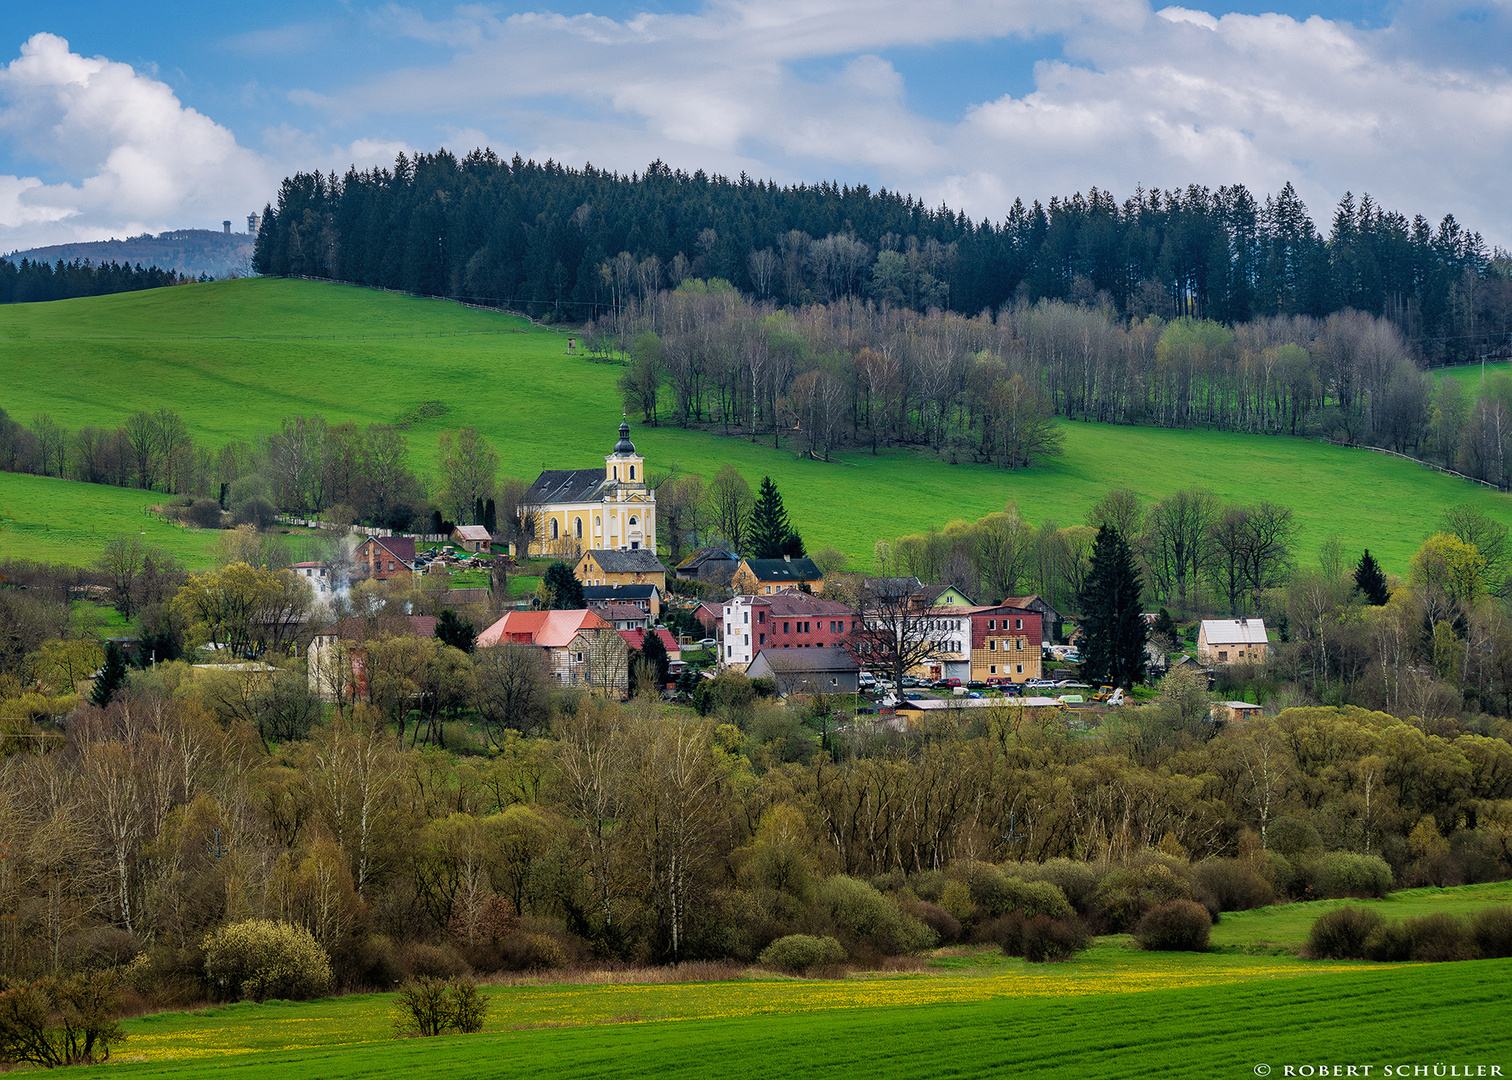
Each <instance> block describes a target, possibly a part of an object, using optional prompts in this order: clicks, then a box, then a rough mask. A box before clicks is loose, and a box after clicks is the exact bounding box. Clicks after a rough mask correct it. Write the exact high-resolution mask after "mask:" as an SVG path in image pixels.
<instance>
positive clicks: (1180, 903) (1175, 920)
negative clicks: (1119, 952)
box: [1134, 900, 1213, 952]
mask: <svg viewBox="0 0 1512 1080" xmlns="http://www.w3.org/2000/svg"><path fill="white" fill-rule="evenodd" d="M1212 929H1213V920H1212V918H1211V917H1210V916H1209V915H1208V911H1207V908H1205V907H1203V906H1202V905H1201V904H1199V903H1196V902H1195V901H1192V900H1171V901H1169V902H1167V903H1164V904H1157V905H1156V906H1155V907H1152V908H1151V909H1150V910H1149V911H1147V912H1145V913H1144V916H1143V917H1142V918H1141V919H1140V920H1139V926H1138V927H1137V928H1136V929H1135V931H1134V938H1135V940H1136V941H1138V942H1139V947H1140V948H1141V949H1145V950H1147V951H1149V952H1207V947H1208V934H1209V933H1210V932H1211V931H1212Z"/></svg>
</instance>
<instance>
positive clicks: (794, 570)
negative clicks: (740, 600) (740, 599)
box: [730, 555, 824, 596]
mask: <svg viewBox="0 0 1512 1080" xmlns="http://www.w3.org/2000/svg"><path fill="white" fill-rule="evenodd" d="M805 585H807V586H808V590H809V592H811V593H813V594H814V595H816V596H818V595H820V594H821V593H823V592H824V572H823V571H822V570H820V569H819V567H817V566H815V565H814V560H813V559H794V558H792V557H791V556H788V555H784V556H783V557H782V558H780V559H741V560H740V565H739V566H737V567H736V568H735V574H734V576H733V577H731V578H730V587H731V588H733V589H734V590H735V595H737V596H771V595H773V594H774V593H779V592H781V591H782V590H783V589H798V588H802V587H803V586H805Z"/></svg>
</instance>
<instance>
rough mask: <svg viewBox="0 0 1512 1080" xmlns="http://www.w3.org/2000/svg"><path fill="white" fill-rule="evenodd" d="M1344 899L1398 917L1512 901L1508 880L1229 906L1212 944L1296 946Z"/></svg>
mask: <svg viewBox="0 0 1512 1080" xmlns="http://www.w3.org/2000/svg"><path fill="white" fill-rule="evenodd" d="M1345 905H1349V906H1350V907H1368V908H1373V909H1374V910H1375V911H1376V912H1378V913H1379V914H1380V916H1381V918H1383V919H1391V920H1394V921H1397V922H1400V921H1402V920H1403V919H1415V918H1418V917H1419V916H1421V915H1432V914H1436V913H1439V912H1444V913H1447V914H1450V915H1458V916H1461V917H1464V916H1470V915H1474V914H1476V913H1477V912H1479V911H1483V910H1485V909H1486V908H1489V907H1512V881H1496V882H1491V883H1489V884H1485V885H1461V886H1458V887H1456V888H1452V889H1434V888H1426V889H1402V890H1401V891H1399V892H1394V893H1391V894H1389V895H1387V896H1384V897H1382V898H1381V899H1379V900H1312V901H1309V902H1307V903H1305V904H1277V905H1276V906H1274V907H1266V908H1256V909H1255V910H1253V911H1230V912H1226V913H1225V914H1224V916H1223V918H1222V920H1221V921H1220V922H1219V923H1218V925H1217V926H1215V927H1213V935H1212V945H1213V948H1215V949H1232V950H1245V949H1263V948H1269V947H1280V948H1287V949H1296V948H1299V947H1301V945H1302V943H1303V942H1305V941H1306V940H1307V935H1308V933H1309V932H1311V930H1312V925H1313V923H1315V922H1316V921H1317V920H1318V918H1319V917H1320V916H1322V915H1324V914H1325V913H1327V912H1330V911H1333V910H1334V909H1335V908H1340V907H1344V906H1345Z"/></svg>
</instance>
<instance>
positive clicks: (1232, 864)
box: [1192, 859, 1276, 911]
mask: <svg viewBox="0 0 1512 1080" xmlns="http://www.w3.org/2000/svg"><path fill="white" fill-rule="evenodd" d="M1192 878H1193V880H1194V881H1195V882H1196V883H1197V887H1198V888H1199V889H1201V890H1202V891H1203V892H1205V893H1207V894H1208V895H1210V896H1211V897H1212V898H1213V899H1214V900H1215V901H1217V903H1218V910H1219V911H1248V910H1249V909H1250V908H1257V907H1264V906H1265V905H1266V904H1269V903H1271V902H1272V901H1274V900H1275V899H1276V890H1275V889H1273V888H1272V887H1271V884H1270V882H1269V881H1266V880H1265V878H1264V877H1263V876H1262V875H1261V874H1260V872H1259V871H1258V870H1256V869H1255V867H1254V865H1253V864H1252V863H1249V862H1246V861H1244V860H1242V859H1204V860H1202V862H1200V863H1198V864H1197V866H1196V867H1195V868H1194V869H1193V871H1192Z"/></svg>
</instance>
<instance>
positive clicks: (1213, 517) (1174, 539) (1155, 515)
mask: <svg viewBox="0 0 1512 1080" xmlns="http://www.w3.org/2000/svg"><path fill="white" fill-rule="evenodd" d="M1218 512H1219V504H1218V496H1216V495H1214V494H1213V493H1212V492H1211V491H1208V490H1207V489H1205V488H1185V489H1183V490H1181V491H1178V492H1176V493H1175V494H1174V495H1171V496H1169V497H1168V498H1165V499H1162V500H1161V501H1160V502H1158V503H1156V504H1155V505H1154V506H1153V507H1152V508H1151V509H1150V513H1149V517H1148V518H1147V519H1146V525H1147V528H1148V533H1147V534H1146V546H1147V547H1148V549H1149V552H1150V569H1151V570H1152V571H1153V573H1154V577H1155V584H1156V587H1157V588H1158V589H1159V590H1160V595H1161V596H1167V597H1168V596H1170V595H1171V593H1172V591H1173V590H1174V591H1175V595H1176V605H1177V607H1178V608H1181V609H1182V610H1185V609H1186V607H1187V590H1188V589H1189V588H1190V586H1191V584H1192V583H1193V582H1195V581H1196V580H1198V578H1200V577H1201V575H1202V574H1203V572H1204V571H1205V570H1206V568H1207V564H1208V557H1209V551H1210V544H1211V536H1210V534H1211V531H1212V529H1213V526H1214V524H1215V523H1216V521H1217V518H1218Z"/></svg>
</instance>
